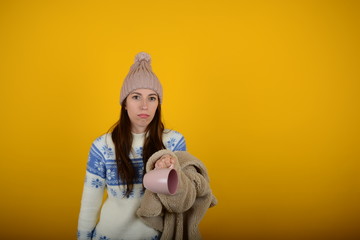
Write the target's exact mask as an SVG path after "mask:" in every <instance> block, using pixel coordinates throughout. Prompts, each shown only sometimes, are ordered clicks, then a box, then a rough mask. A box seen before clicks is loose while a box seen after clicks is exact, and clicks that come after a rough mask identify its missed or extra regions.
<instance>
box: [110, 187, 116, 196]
mask: <svg viewBox="0 0 360 240" xmlns="http://www.w3.org/2000/svg"><path fill="white" fill-rule="evenodd" d="M109 189H110V193H111V195H113V196H114V197H116V196H117V192H116V191H115V190H114V189H112V188H109Z"/></svg>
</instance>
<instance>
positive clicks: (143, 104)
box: [141, 99, 148, 109]
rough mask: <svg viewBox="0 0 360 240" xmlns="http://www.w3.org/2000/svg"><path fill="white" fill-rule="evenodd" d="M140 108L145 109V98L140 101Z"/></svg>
mask: <svg viewBox="0 0 360 240" xmlns="http://www.w3.org/2000/svg"><path fill="white" fill-rule="evenodd" d="M141 108H142V109H147V108H148V107H147V102H146V99H144V100H143V101H142V102H141Z"/></svg>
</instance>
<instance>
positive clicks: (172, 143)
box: [167, 138, 176, 148]
mask: <svg viewBox="0 0 360 240" xmlns="http://www.w3.org/2000/svg"><path fill="white" fill-rule="evenodd" d="M175 143H176V139H175V138H170V140H169V141H167V145H168V148H172V147H175Z"/></svg>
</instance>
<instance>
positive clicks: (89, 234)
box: [86, 231, 93, 239]
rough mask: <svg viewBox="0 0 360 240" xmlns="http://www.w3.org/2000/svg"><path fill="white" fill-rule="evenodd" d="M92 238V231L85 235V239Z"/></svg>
mask: <svg viewBox="0 0 360 240" xmlns="http://www.w3.org/2000/svg"><path fill="white" fill-rule="evenodd" d="M92 236H93V232H92V231H91V232H87V233H86V237H87V238H90V239H91V238H92Z"/></svg>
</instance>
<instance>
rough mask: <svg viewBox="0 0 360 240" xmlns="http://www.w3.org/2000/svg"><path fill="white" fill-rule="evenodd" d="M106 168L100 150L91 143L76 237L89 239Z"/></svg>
mask: <svg viewBox="0 0 360 240" xmlns="http://www.w3.org/2000/svg"><path fill="white" fill-rule="evenodd" d="M105 177H106V168H105V160H104V157H103V155H102V154H101V151H99V149H98V148H97V147H96V145H95V143H93V144H92V146H91V149H90V152H89V156H88V161H87V168H86V174H85V181H84V187H83V193H82V199H81V207H80V214H79V219H78V232H77V238H78V239H79V240H85V239H91V238H92V235H93V231H94V229H95V226H96V223H97V220H98V217H99V212H100V208H101V204H102V200H103V196H104V189H105Z"/></svg>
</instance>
